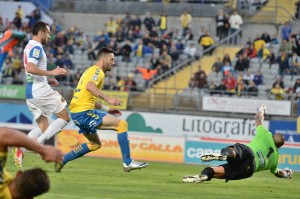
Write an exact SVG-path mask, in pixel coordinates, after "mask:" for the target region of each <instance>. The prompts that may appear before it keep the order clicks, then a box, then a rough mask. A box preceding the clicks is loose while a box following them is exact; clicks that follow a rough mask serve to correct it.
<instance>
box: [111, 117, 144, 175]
mask: <svg viewBox="0 0 300 199" xmlns="http://www.w3.org/2000/svg"><path fill="white" fill-rule="evenodd" d="M116 131H117V133H118V142H119V145H120V148H121V153H122V158H123V170H124V171H125V172H130V171H132V170H135V169H143V168H145V167H147V166H148V163H146V162H138V161H135V160H132V159H131V157H130V147H129V141H128V134H127V131H128V124H127V122H126V121H125V120H120V122H119V123H118V126H117V128H116Z"/></svg>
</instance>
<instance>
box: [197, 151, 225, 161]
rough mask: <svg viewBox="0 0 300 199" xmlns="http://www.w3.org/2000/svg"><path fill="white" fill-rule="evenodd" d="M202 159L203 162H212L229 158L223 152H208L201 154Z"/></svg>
mask: <svg viewBox="0 0 300 199" xmlns="http://www.w3.org/2000/svg"><path fill="white" fill-rule="evenodd" d="M200 159H201V160H202V161H203V162H210V161H213V160H219V161H225V160H226V159H227V157H226V156H224V155H222V154H221V153H207V154H203V155H201V157H200Z"/></svg>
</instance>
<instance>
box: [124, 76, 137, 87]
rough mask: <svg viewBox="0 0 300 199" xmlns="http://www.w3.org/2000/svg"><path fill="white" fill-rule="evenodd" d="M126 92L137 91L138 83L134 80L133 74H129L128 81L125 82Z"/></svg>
mask: <svg viewBox="0 0 300 199" xmlns="http://www.w3.org/2000/svg"><path fill="white" fill-rule="evenodd" d="M125 91H137V88H136V82H135V81H134V79H133V74H132V73H129V74H128V79H127V81H126V82H125Z"/></svg>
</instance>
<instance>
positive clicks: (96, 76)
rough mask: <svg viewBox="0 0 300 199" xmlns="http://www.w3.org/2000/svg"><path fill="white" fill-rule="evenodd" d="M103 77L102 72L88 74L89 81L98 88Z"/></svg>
mask: <svg viewBox="0 0 300 199" xmlns="http://www.w3.org/2000/svg"><path fill="white" fill-rule="evenodd" d="M102 78H103V77H102V75H101V74H100V70H96V71H95V72H91V73H89V74H88V81H92V82H94V83H95V84H96V86H98V85H99V84H100V82H101V81H103V80H102Z"/></svg>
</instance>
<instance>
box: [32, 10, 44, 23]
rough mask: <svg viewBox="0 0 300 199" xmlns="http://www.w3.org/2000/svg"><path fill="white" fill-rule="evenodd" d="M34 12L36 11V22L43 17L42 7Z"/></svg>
mask: <svg viewBox="0 0 300 199" xmlns="http://www.w3.org/2000/svg"><path fill="white" fill-rule="evenodd" d="M33 13H34V19H35V21H36V22H38V21H40V20H41V18H42V15H41V11H40V9H39V8H36V9H35V10H34V11H33Z"/></svg>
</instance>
